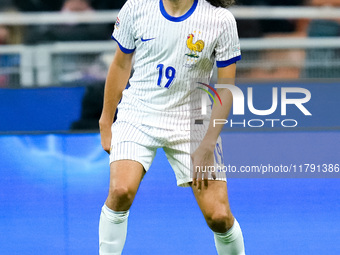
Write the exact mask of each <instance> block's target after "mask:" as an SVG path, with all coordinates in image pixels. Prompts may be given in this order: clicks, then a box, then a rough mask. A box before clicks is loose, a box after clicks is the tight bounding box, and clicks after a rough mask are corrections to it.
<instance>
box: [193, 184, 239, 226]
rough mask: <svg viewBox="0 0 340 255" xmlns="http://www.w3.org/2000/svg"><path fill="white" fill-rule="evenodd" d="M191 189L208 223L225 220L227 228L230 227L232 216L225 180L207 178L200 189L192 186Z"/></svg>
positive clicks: (232, 220)
mask: <svg viewBox="0 0 340 255" xmlns="http://www.w3.org/2000/svg"><path fill="white" fill-rule="evenodd" d="M192 190H193V193H194V195H195V198H196V201H197V203H198V206H199V207H200V209H201V211H202V213H203V215H204V217H205V219H206V220H207V222H208V224H209V221H220V220H225V221H226V224H227V225H226V226H227V228H230V227H232V225H233V222H234V217H233V215H232V213H231V210H230V205H229V198H228V190H227V184H226V182H225V181H217V180H209V181H208V186H204V185H202V189H201V190H198V189H197V188H196V187H195V186H192Z"/></svg>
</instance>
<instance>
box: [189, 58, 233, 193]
mask: <svg viewBox="0 0 340 255" xmlns="http://www.w3.org/2000/svg"><path fill="white" fill-rule="evenodd" d="M235 73H236V64H232V65H229V66H227V67H223V68H219V69H218V81H219V83H221V84H222V83H226V82H227V83H228V84H234V80H235ZM217 93H218V94H219V95H220V98H221V100H222V105H220V104H214V105H213V108H212V113H211V118H210V123H209V127H208V130H207V133H206V135H205V136H204V138H203V140H202V142H201V144H200V146H199V147H198V148H197V150H196V151H195V152H194V153H193V154H192V155H191V158H192V162H193V166H194V169H195V166H212V165H214V149H215V145H216V141H217V139H218V137H219V135H220V133H221V130H222V128H223V125H217V126H215V127H214V119H227V118H228V115H229V112H230V109H231V106H232V100H233V98H232V94H231V92H230V91H229V90H228V89H217ZM207 174H208V173H205V175H206V176H202V173H197V172H195V171H194V175H193V185H194V186H196V187H197V189H199V190H200V189H201V188H202V177H203V179H204V180H203V182H204V185H205V186H207V185H208V180H207Z"/></svg>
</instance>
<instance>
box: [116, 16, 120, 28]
mask: <svg viewBox="0 0 340 255" xmlns="http://www.w3.org/2000/svg"><path fill="white" fill-rule="evenodd" d="M119 25H120V20H119V18H118V17H117V20H116V23H115V29H118V28H119Z"/></svg>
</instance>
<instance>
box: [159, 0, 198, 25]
mask: <svg viewBox="0 0 340 255" xmlns="http://www.w3.org/2000/svg"><path fill="white" fill-rule="evenodd" d="M197 4H198V0H194V4H193V5H192V6H191V8H190V9H189V11H187V13H185V14H184V15H182V16H180V17H173V16H170V15H169V14H168V13H167V12H166V10H165V8H164V5H163V1H162V0H159V7H160V9H161V13H162V15H163V16H164V18H166V19H167V20H170V21H173V22H181V21H183V20H186V19H187V18H189V17H190V16H191V14H193V12H194V11H195V10H196V7H197Z"/></svg>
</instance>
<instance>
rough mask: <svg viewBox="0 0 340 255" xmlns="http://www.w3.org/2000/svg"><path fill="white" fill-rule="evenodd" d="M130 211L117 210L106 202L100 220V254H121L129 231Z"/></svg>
mask: <svg viewBox="0 0 340 255" xmlns="http://www.w3.org/2000/svg"><path fill="white" fill-rule="evenodd" d="M128 216H129V211H124V212H115V211H113V210H111V209H110V208H108V207H107V206H106V205H105V204H104V206H103V207H102V212H101V214H100V221H99V254H100V255H121V254H122V251H123V248H124V244H125V239H126V233H127V218H128Z"/></svg>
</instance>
